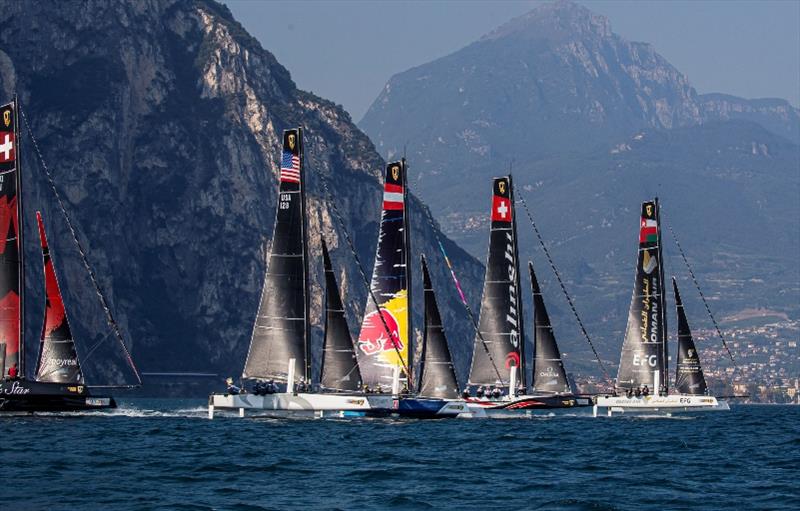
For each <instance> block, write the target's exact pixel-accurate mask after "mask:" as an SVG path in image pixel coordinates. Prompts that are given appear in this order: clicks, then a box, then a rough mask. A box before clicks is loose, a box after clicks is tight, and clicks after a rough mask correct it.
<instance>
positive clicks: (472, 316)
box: [423, 207, 503, 382]
mask: <svg viewBox="0 0 800 511" xmlns="http://www.w3.org/2000/svg"><path fill="white" fill-rule="evenodd" d="M423 209H425V213H426V217H427V218H428V223H429V224H430V226H431V231H432V232H433V235H434V237H435V238H436V243H437V244H438V245H439V250H440V251H441V252H442V256H443V257H444V262H445V263H447V268H448V269H449V270H450V276H451V277H452V279H453V284H455V286H456V291H458V296H459V297H460V298H461V303H462V304H463V305H464V309H465V310H466V311H467V315H468V316H469V319H470V321H471V322H472V327H473V328H474V329H475V332H476V333H477V334H478V338H479V339H480V340H481V345H482V346H483V349H484V350H485V351H486V356H487V357H489V362H491V363H492V368H493V369H494V372H495V374H497V379H498V381H500V382H502V381H503V377H502V376H500V370H499V369H498V368H497V364H496V363H495V361H494V358H492V354H491V352H490V351H489V346H488V344H487V343H486V339H484V338H483V334H482V333H481V329H480V328H479V327H478V322H477V321H476V320H475V314H473V313H472V307H470V306H469V303H468V302H467V299H466V297H465V296H464V291H462V290H461V283H460V282H459V281H458V277H456V272H455V269H454V268H453V265H452V263H451V262H450V258H449V257H447V252H446V251H445V249H444V245H443V244H442V240H441V239H440V238H439V235H438V234H437V231H438V227H436V225H435V224H434V223H433V215H432V214H431V210H430V209H429V208H427V207H426V208H423Z"/></svg>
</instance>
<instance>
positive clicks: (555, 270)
mask: <svg viewBox="0 0 800 511" xmlns="http://www.w3.org/2000/svg"><path fill="white" fill-rule="evenodd" d="M519 202H521V203H522V207H523V208H524V209H525V214H526V215H528V220H530V222H531V226H533V230H534V232H535V233H536V237H537V238H538V239H539V245H541V246H542V250H544V255H545V256H547V261H548V262H549V263H550V268H551V269H552V270H553V273H554V274H555V276H556V279H557V280H558V284H559V286H561V291H562V292H563V293H564V296H565V297H566V299H567V303H569V307H570V309H572V314H573V315H574V316H575V319H576V320H577V321H578V325H579V326H580V327H581V332H583V336H584V337H585V338H586V341H587V342H588V343H589V346H590V347H591V348H592V352H593V353H594V358H596V359H597V363H598V364H600V369H601V370H602V371H603V374H604V375H605V377H606V379H607V380H608V381H609V382H610V383H613V382H614V380H612V379H611V376H610V375H609V374H608V371H607V370H606V366H605V364H603V360H602V359H601V358H600V355H599V354H598V353H597V349H596V348H595V347H594V343H593V342H592V339H591V338H590V337H589V332H587V331H586V327H585V326H583V321H581V318H580V316H579V315H578V310H577V309H576V308H575V304H574V303H573V302H572V297H571V296H570V294H569V293H568V292H567V288H566V286H565V285H564V281H563V280H561V274H560V273H559V271H558V268H556V264H555V262H553V258H552V257H551V256H550V251H549V250H547V245H545V243H544V238H542V234H541V233H540V232H539V228H538V227H537V226H536V222H534V221H533V215H531V210H530V209H529V208H528V203H527V202H525V199H524V198H522V197H520V198H519Z"/></svg>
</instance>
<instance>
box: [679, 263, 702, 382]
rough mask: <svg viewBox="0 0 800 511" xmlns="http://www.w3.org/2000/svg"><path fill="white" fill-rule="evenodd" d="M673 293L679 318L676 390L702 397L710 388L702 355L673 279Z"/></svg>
mask: <svg viewBox="0 0 800 511" xmlns="http://www.w3.org/2000/svg"><path fill="white" fill-rule="evenodd" d="M672 291H673V292H674V293H675V309H676V312H677V316H678V354H677V355H678V361H677V364H676V367H675V390H677V391H678V392H679V393H681V394H689V395H694V396H702V395H704V394H706V392H707V390H708V387H707V386H706V379H705V376H703V367H702V365H700V355H699V354H698V353H697V348H696V347H695V345H694V339H693V338H692V331H691V330H690V329H689V322H688V321H687V320H686V312H685V311H684V309H683V302H681V295H680V293H679V292H678V283H677V282H676V281H675V277H672Z"/></svg>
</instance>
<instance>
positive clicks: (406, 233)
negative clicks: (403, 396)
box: [400, 155, 416, 389]
mask: <svg viewBox="0 0 800 511" xmlns="http://www.w3.org/2000/svg"><path fill="white" fill-rule="evenodd" d="M400 163H401V165H402V168H403V172H402V173H401V174H402V176H403V204H405V206H406V208H405V209H404V212H405V214H404V215H403V237H404V241H405V243H404V247H405V250H404V251H403V265H404V266H405V268H406V296H407V297H408V298H407V305H406V307H407V308H408V315H407V316H408V326H407V328H408V330H407V331H408V356H407V357H406V365H407V366H408V372H409V374H408V388H409V389H412V388H413V387H414V385H412V382H413V383H416V380H415V379H414V376H415V375H414V356H415V355H414V343H413V342H411V340H412V339H414V338H416V335H415V334H414V314H413V311H414V308H413V307H412V297H413V293H412V289H411V282H412V280H413V279H412V278H411V271H410V270H409V268H410V267H411V265H410V258H411V223H410V222H409V215H408V162H407V161H406V158H405V155H403V157H402V158H401V159H400Z"/></svg>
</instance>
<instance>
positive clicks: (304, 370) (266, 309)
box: [242, 128, 311, 381]
mask: <svg viewBox="0 0 800 511" xmlns="http://www.w3.org/2000/svg"><path fill="white" fill-rule="evenodd" d="M307 259H308V258H307V253H306V212H305V194H304V176H303V134H302V130H301V129H300V128H296V129H291V130H286V131H284V132H283V152H282V155H281V167H280V188H279V194H278V210H277V215H276V220H275V231H274V233H273V236H272V250H271V251H270V256H269V262H268V263H267V272H266V276H265V278H264V287H263V289H262V291H261V303H260V305H259V307H258V313H257V315H256V321H255V325H254V326H253V333H252V338H251V339H250V350H249V352H248V354H247V361H246V362H245V366H244V372H243V374H242V376H243V377H245V378H271V379H276V380H280V381H285V380H286V379H287V370H288V362H289V359H294V360H295V370H296V371H297V373H296V374H298V375H301V376H303V377H304V378H305V381H310V374H311V371H310V362H311V356H310V352H309V343H308V339H309V326H308V319H309V314H308V309H309V304H308V294H307V289H308V269H307Z"/></svg>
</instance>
